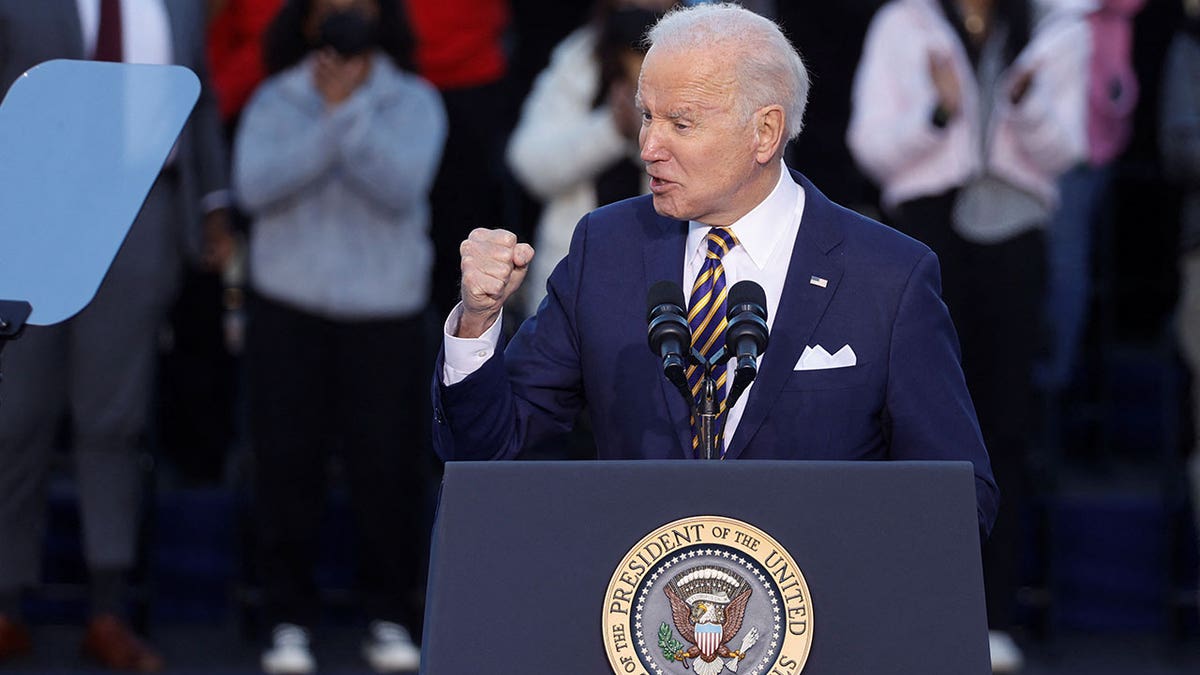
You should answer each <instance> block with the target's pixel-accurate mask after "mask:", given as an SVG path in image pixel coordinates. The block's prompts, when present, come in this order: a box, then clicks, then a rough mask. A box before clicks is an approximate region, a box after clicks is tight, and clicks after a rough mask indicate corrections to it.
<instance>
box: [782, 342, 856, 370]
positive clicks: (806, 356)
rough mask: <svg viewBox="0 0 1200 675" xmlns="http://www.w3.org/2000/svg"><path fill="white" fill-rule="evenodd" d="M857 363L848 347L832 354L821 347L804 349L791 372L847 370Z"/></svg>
mask: <svg viewBox="0 0 1200 675" xmlns="http://www.w3.org/2000/svg"><path fill="white" fill-rule="evenodd" d="M857 363H858V357H857V356H855V355H854V350H853V349H851V348H850V345H845V346H843V347H842V348H841V349H839V350H837V351H836V352H834V353H833V354H830V353H829V352H827V351H825V348H824V347H822V346H821V345H817V346H816V347H805V348H804V352H803V353H802V354H800V360H799V361H797V362H796V367H795V368H794V369H793V370H828V369H830V368H847V367H849V366H853V365H855V364H857Z"/></svg>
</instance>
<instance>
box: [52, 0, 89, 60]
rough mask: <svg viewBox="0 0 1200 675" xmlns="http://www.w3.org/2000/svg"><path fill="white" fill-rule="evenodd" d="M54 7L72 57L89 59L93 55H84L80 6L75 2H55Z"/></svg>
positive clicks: (61, 0)
mask: <svg viewBox="0 0 1200 675" xmlns="http://www.w3.org/2000/svg"><path fill="white" fill-rule="evenodd" d="M52 6H53V7H54V8H55V11H56V12H57V13H58V25H59V28H60V29H61V30H62V34H63V37H64V38H66V39H67V41H68V44H69V45H70V51H71V57H70V58H74V59H87V58H90V57H91V54H84V53H83V50H84V44H86V42H85V40H84V39H83V23H82V22H81V21H80V19H79V6H78V5H77V4H76V1H75V0H54V2H52Z"/></svg>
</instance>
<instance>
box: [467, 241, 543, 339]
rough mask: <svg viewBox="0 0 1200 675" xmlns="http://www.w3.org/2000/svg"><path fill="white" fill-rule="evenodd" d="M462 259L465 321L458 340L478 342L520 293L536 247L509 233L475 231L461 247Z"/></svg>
mask: <svg viewBox="0 0 1200 675" xmlns="http://www.w3.org/2000/svg"><path fill="white" fill-rule="evenodd" d="M458 250H459V255H461V256H462V303H463V314H462V319H460V320H459V323H458V331H457V337H461V338H475V337H479V336H480V335H483V333H484V331H486V330H487V329H488V328H490V327H491V326H492V324H493V323H495V321H496V317H498V316H499V315H500V310H501V309H503V308H504V303H505V302H506V301H507V300H508V298H509V297H511V296H512V294H513V293H516V292H517V289H518V288H520V287H521V282H523V281H524V280H525V274H526V273H527V272H528V270H529V263H530V261H532V260H533V247H532V246H530V245H529V244H523V243H519V242H518V241H517V235H515V234H513V233H512V232H509V231H507V230H488V229H484V228H476V229H474V230H472V231H471V234H470V236H468V237H467V239H466V240H465V241H463V243H462V244H461V245H460V246H459V249H458Z"/></svg>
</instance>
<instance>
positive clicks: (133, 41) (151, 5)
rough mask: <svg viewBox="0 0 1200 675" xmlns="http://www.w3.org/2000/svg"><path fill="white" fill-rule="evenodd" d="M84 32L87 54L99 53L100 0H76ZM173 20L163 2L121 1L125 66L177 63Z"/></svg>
mask: <svg viewBox="0 0 1200 675" xmlns="http://www.w3.org/2000/svg"><path fill="white" fill-rule="evenodd" d="M75 4H76V6H77V7H78V8H79V26H80V28H81V29H82V30H83V53H84V55H85V56H88V57H90V56H91V55H92V54H93V53H94V52H95V51H96V37H97V34H98V33H99V32H100V0H75ZM173 47H174V46H173V45H172V43H171V19H170V17H169V16H167V8H166V7H165V6H163V0H121V52H122V54H123V55H124V59H123V60H124V62H125V63H150V64H154V65H160V66H162V65H170V64H172V63H174V62H175V58H174V56H173V55H174V50H173Z"/></svg>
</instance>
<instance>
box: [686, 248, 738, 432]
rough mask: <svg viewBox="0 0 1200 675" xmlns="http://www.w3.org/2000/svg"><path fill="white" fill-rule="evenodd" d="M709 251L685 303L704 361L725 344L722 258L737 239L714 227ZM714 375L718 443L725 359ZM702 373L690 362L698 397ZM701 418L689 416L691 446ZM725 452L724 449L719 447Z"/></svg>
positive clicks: (722, 416) (695, 346)
mask: <svg viewBox="0 0 1200 675" xmlns="http://www.w3.org/2000/svg"><path fill="white" fill-rule="evenodd" d="M704 241H705V242H706V243H707V244H708V251H707V253H705V255H704V265H703V266H702V267H701V268H700V274H699V275H698V276H697V277H696V283H695V284H693V285H692V298H691V300H690V301H689V303H688V307H689V309H688V324H689V325H690V326H691V327H692V348H693V349H695V350H696V351H697V352H699V353H700V354H701V356H702V357H703V358H704V360H705V361H706V362H707V361H709V360H711V359H712V357H713V356H714V355H716V354H717V352H719V351H721V348H722V347H724V346H725V268H724V267H723V266H722V265H721V258H723V257H725V254H726V253H729V250H730V249H731V248H733V247H734V246H737V239H736V238H735V237H734V236H733V233H732V232H730V231H729V229H728V228H723V227H714V228H712V229H710V230H709V231H708V234H706V235H704ZM712 375H713V378H714V379H716V381H717V405H718V408H717V409H718V411H719V412H720V416H719V417H718V418H717V425H716V427H717V429H719V430H721V431H719V432H718V436H717V443H718V446H720V441H721V438H720V437H721V435H722V434H723V428H724V421H725V363H724V362H722V363H718V364H716V365H714V366H713V372H712ZM703 377H704V369H703V368H702V367H700V366H697V365H696V364H692V365H691V366H690V367H689V368H688V370H687V378H688V385H690V386H691V388H692V397H693V398H695V399H697V400H698V399H699V396H700V383H701V381H702V379H703ZM699 430H700V421H699V420H698V419H695V418H693V419H692V449H693V450H694V449H696V448H698V447H700V434H699ZM721 454H722V455H724V450H722V451H721Z"/></svg>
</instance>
